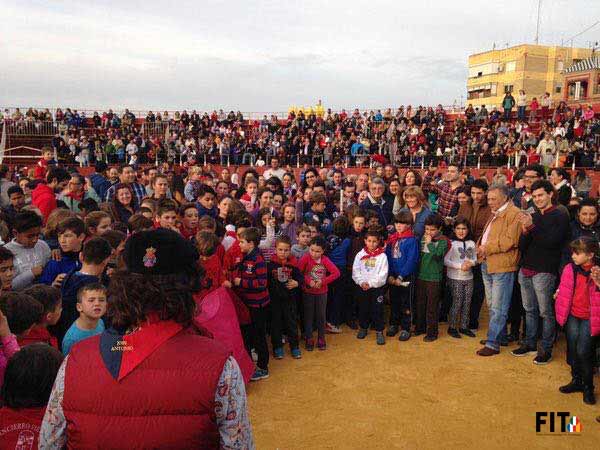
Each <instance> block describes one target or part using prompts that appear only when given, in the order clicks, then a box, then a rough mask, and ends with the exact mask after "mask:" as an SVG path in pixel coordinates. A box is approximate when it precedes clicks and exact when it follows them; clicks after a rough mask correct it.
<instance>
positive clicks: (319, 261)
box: [298, 237, 340, 352]
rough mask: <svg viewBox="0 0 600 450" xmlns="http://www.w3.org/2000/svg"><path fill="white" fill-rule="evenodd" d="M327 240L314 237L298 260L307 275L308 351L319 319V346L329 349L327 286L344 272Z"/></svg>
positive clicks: (313, 345)
mask: <svg viewBox="0 0 600 450" xmlns="http://www.w3.org/2000/svg"><path fill="white" fill-rule="evenodd" d="M326 247H327V243H326V242H325V239H323V238H322V237H316V238H313V240H312V241H310V249H309V251H308V253H307V254H305V255H304V256H303V257H302V258H301V259H300V261H299V262H298V269H300V272H301V273H302V274H303V275H304V285H303V292H304V295H303V303H304V337H305V339H306V342H305V346H306V350H307V351H309V352H310V351H313V350H314V348H315V343H314V340H313V329H312V326H313V321H316V322H317V336H318V339H317V348H318V349H319V350H325V349H326V348H327V344H326V343H325V314H326V309H327V288H328V286H329V284H330V283H332V282H333V281H335V280H336V279H337V278H339V276H340V271H339V270H338V268H337V267H336V266H335V264H333V263H332V262H331V260H330V259H329V258H327V257H326V256H324V255H323V254H324V252H325V248H326Z"/></svg>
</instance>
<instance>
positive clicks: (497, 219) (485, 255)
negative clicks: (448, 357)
mask: <svg viewBox="0 0 600 450" xmlns="http://www.w3.org/2000/svg"><path fill="white" fill-rule="evenodd" d="M487 198H488V205H489V206H490V209H491V211H492V216H491V218H490V220H489V221H488V223H487V225H486V226H485V228H484V231H483V234H482V236H481V238H480V239H479V240H478V242H477V259H478V261H480V262H481V275H482V278H483V284H484V287H485V297H486V302H487V305H488V309H489V313H490V324H489V328H488V336H487V339H486V340H484V341H482V344H484V347H483V348H482V349H480V350H478V351H477V354H478V355H479V356H493V355H497V354H498V353H500V343H501V342H503V341H506V318H507V315H508V309H509V307H510V301H511V297H512V291H513V286H514V281H515V273H516V271H517V269H518V266H519V238H520V237H521V222H520V221H519V220H518V219H519V216H520V210H519V208H517V207H516V206H515V205H513V203H512V202H511V201H510V200H509V198H508V187H507V186H506V185H503V184H493V185H492V186H490V188H489V189H488V194H487Z"/></svg>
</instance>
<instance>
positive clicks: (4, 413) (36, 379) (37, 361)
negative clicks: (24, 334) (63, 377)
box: [0, 344, 63, 449]
mask: <svg viewBox="0 0 600 450" xmlns="http://www.w3.org/2000/svg"><path fill="white" fill-rule="evenodd" d="M62 360H63V356H62V354H61V353H60V352H59V351H58V350H56V349H55V348H52V347H49V346H47V345H45V344H32V345H28V346H27V347H25V348H23V349H22V350H20V351H19V352H17V353H15V355H14V356H13V357H12V358H11V359H10V361H9V363H8V366H7V368H6V374H5V377H4V384H3V385H2V391H1V392H0V400H1V403H2V404H3V407H2V408H0V437H1V439H0V442H1V443H2V444H1V447H2V448H7V449H8V448H10V449H13V448H14V449H30V448H38V436H39V435H40V427H41V424H42V419H43V418H44V413H45V411H46V404H47V403H48V399H49V398H50V392H51V391H52V386H53V384H54V379H55V378H56V374H57V373H58V369H59V367H60V365H61V363H62ZM41 433H42V434H43V433H44V430H42V431H41Z"/></svg>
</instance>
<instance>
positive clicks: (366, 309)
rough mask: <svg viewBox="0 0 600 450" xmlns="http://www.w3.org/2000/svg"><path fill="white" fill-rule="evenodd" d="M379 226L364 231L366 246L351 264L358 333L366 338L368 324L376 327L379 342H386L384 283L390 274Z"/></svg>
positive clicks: (362, 337)
mask: <svg viewBox="0 0 600 450" xmlns="http://www.w3.org/2000/svg"><path fill="white" fill-rule="evenodd" d="M382 231H383V230H381V228H380V227H371V228H369V230H368V231H367V233H366V234H365V247H364V248H363V249H362V250H361V251H360V252H358V254H357V255H356V258H354V264H353V265H352V279H353V280H354V282H355V283H356V284H357V285H358V289H357V290H356V296H357V299H356V300H357V304H358V322H359V325H360V330H359V331H358V334H357V335H356V337H357V338H358V339H364V338H365V337H366V336H367V330H368V328H369V325H371V327H372V328H374V329H375V332H376V336H377V345H383V344H385V338H384V337H383V328H384V319H383V287H384V286H385V283H386V281H387V276H388V260H387V256H386V254H385V251H384V248H383V245H381V244H383V238H382V234H383V233H382Z"/></svg>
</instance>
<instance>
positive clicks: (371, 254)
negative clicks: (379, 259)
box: [360, 247, 385, 261]
mask: <svg viewBox="0 0 600 450" xmlns="http://www.w3.org/2000/svg"><path fill="white" fill-rule="evenodd" d="M363 250H364V251H365V254H364V255H363V256H362V258H360V260H361V261H363V260H365V259H369V258H375V257H376V256H379V255H381V254H382V253H383V252H384V251H385V248H384V247H377V248H376V249H375V250H373V251H370V250H369V249H367V247H364V248H363Z"/></svg>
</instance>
